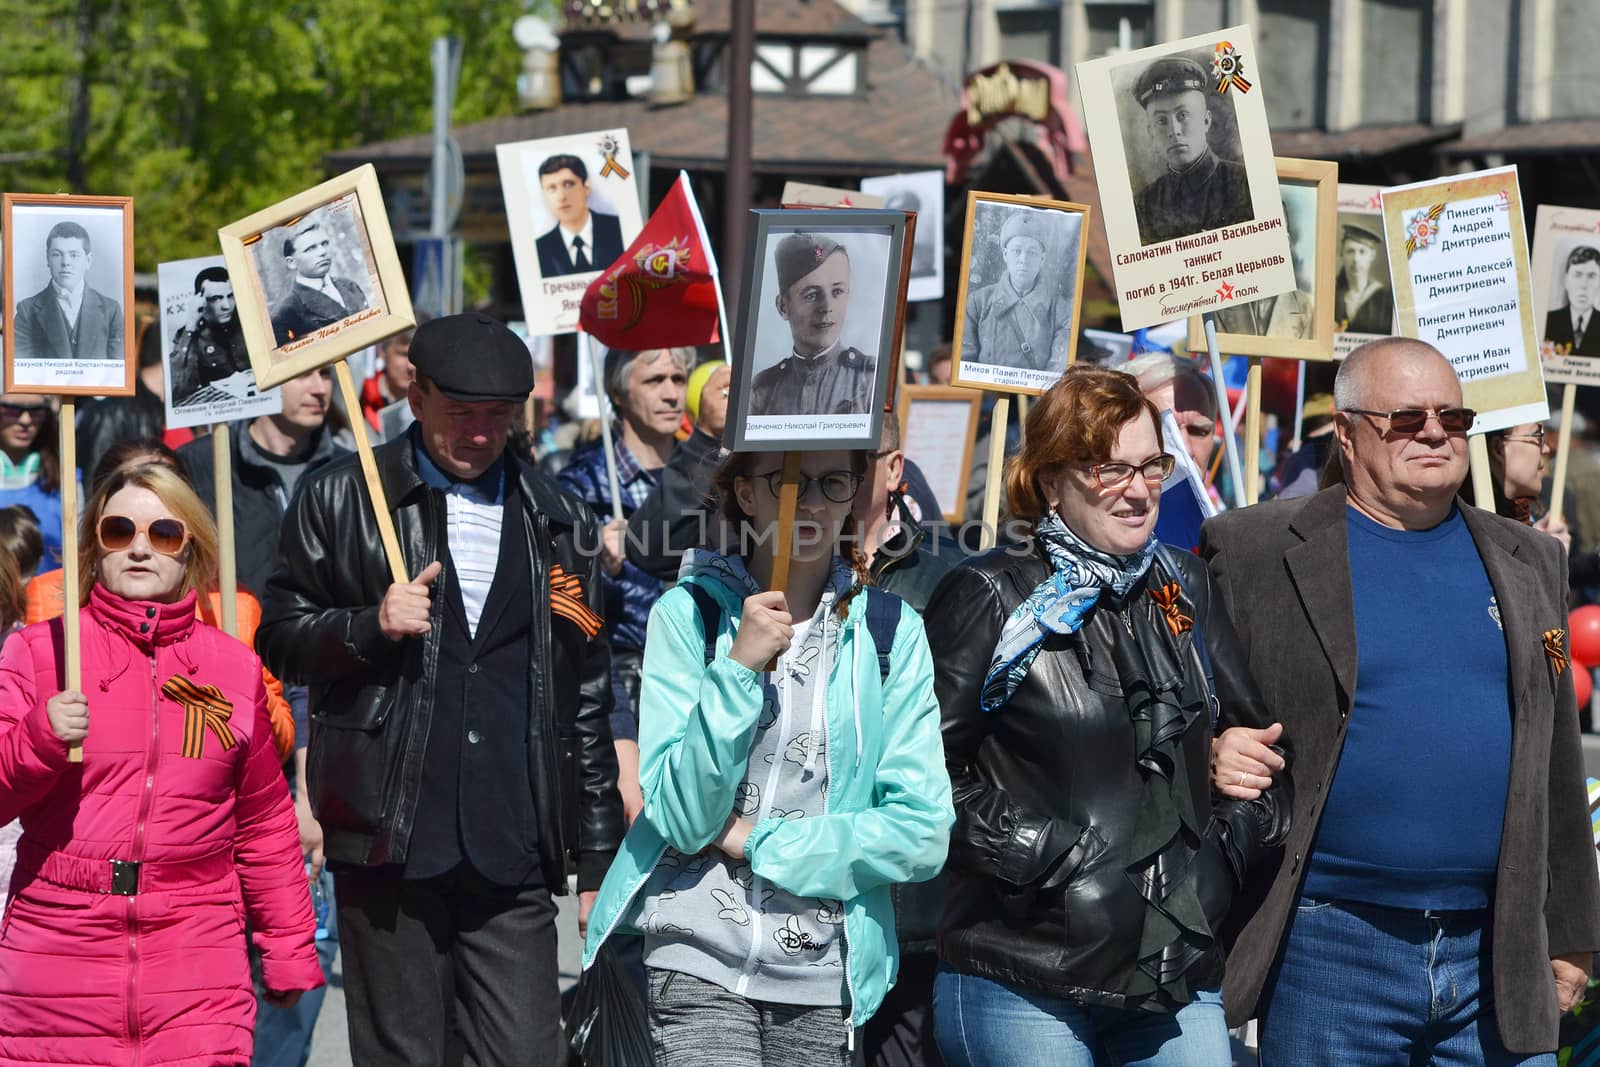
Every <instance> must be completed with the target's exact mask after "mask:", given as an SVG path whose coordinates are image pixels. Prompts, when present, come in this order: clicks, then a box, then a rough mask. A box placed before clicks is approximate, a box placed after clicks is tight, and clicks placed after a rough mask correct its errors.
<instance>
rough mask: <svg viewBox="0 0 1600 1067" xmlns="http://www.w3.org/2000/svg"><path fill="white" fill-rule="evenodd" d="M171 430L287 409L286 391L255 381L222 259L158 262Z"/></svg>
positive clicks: (158, 326) (159, 324) (230, 280)
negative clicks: (284, 394) (284, 399)
mask: <svg viewBox="0 0 1600 1067" xmlns="http://www.w3.org/2000/svg"><path fill="white" fill-rule="evenodd" d="M156 287H157V294H158V299H159V302H160V305H161V317H160V319H159V320H158V321H157V323H156V324H155V325H153V326H151V327H150V328H151V329H157V330H160V331H161V364H162V368H163V371H164V373H163V375H162V379H163V391H164V393H165V396H164V398H163V399H164V401H165V403H166V408H167V428H168V429H181V428H183V427H186V426H205V425H211V424H213V423H219V422H233V421H234V420H236V419H253V418H255V417H256V416H258V415H275V414H277V413H278V412H280V411H282V410H283V395H282V391H281V390H279V389H276V388H273V389H260V388H257V386H256V373H255V371H254V369H252V368H251V366H250V350H249V347H248V346H247V345H246V343H245V337H244V330H243V329H242V328H241V326H240V322H239V309H238V299H237V297H235V296H234V292H233V278H232V276H231V275H230V274H229V273H228V266H227V264H226V263H224V262H223V259H222V257H221V256H201V257H200V258H198V259H179V260H174V261H172V262H170V263H162V264H159V265H158V266H157V267H156Z"/></svg>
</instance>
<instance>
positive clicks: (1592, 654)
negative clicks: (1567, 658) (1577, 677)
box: [1567, 604, 1600, 663]
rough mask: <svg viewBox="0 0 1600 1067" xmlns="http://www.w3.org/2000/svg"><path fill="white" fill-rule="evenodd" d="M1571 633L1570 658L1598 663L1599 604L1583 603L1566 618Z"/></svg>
mask: <svg viewBox="0 0 1600 1067" xmlns="http://www.w3.org/2000/svg"><path fill="white" fill-rule="evenodd" d="M1567 629H1568V630H1569V631H1570V632H1571V634H1572V658H1573V659H1575V660H1582V661H1583V662H1584V663H1600V604H1585V605H1584V606H1583V607H1581V608H1579V609H1578V610H1577V611H1574V612H1573V613H1572V615H1571V616H1569V617H1568V619H1567Z"/></svg>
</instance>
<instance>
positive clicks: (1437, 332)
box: [1380, 167, 1550, 433]
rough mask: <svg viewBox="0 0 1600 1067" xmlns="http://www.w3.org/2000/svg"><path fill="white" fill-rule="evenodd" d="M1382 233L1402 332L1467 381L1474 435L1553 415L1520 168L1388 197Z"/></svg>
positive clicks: (1441, 181) (1418, 186) (1400, 189)
mask: <svg viewBox="0 0 1600 1067" xmlns="http://www.w3.org/2000/svg"><path fill="white" fill-rule="evenodd" d="M1380 195H1381V197H1382V200H1383V232H1384V239H1385V243H1386V244H1387V245H1388V249H1389V269H1390V271H1391V272H1392V273H1393V275H1394V283H1395V285H1394V296H1395V310H1396V311H1397V313H1398V314H1399V317H1400V332H1401V334H1403V335H1404V336H1406V337H1415V338H1417V339H1419V340H1422V341H1426V342H1428V343H1429V344H1431V345H1433V346H1434V347H1435V348H1437V349H1438V350H1439V351H1440V352H1443V353H1444V354H1445V356H1446V357H1447V358H1448V359H1449V360H1450V362H1451V364H1452V365H1453V366H1454V367H1455V369H1456V374H1457V375H1458V376H1459V377H1460V378H1461V390H1462V393H1463V394H1464V395H1465V399H1466V405H1467V407H1469V408H1472V409H1473V410H1475V411H1477V413H1478V419H1477V421H1476V422H1475V423H1473V427H1472V429H1473V432H1474V433H1488V432H1490V431H1493V430H1503V429H1505V428H1506V427H1509V426H1516V425H1519V424H1521V423H1525V422H1541V421H1543V420H1544V419H1545V418H1546V417H1547V416H1548V415H1549V414H1550V409H1549V405H1548V403H1547V402H1546V400H1545V392H1544V375H1543V372H1542V370H1541V368H1540V365H1539V360H1538V358H1537V357H1535V356H1534V353H1536V352H1538V351H1539V344H1538V337H1537V331H1536V330H1535V327H1534V303H1533V292H1532V288H1531V282H1530V279H1531V272H1530V270H1529V266H1528V235H1527V233H1526V232H1525V231H1524V229H1523V226H1522V194H1521V193H1520V192H1519V190H1518V187H1517V168H1516V167H1497V168H1495V169H1493V170H1482V171H1476V172H1474V173H1471V174H1457V175H1454V176H1452V177H1448V178H1437V179H1434V180H1433V181H1426V182H1417V183H1415V184H1413V185H1401V186H1396V187H1395V188H1393V189H1385V190H1383V192H1382V193H1381V194H1380Z"/></svg>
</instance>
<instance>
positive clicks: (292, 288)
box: [217, 163, 416, 389]
mask: <svg viewBox="0 0 1600 1067" xmlns="http://www.w3.org/2000/svg"><path fill="white" fill-rule="evenodd" d="M217 236H218V238H219V239H220V240H221V242H222V256H223V259H224V261H226V263H227V265H228V274H229V276H230V277H231V278H232V280H233V291H234V297H235V299H236V300H237V302H238V314H239V324H240V327H241V328H242V329H243V330H244V335H245V343H246V345H247V346H248V348H249V350H250V364H251V367H252V368H253V369H254V370H255V375H256V383H257V385H258V386H259V387H260V388H262V389H269V388H271V387H272V386H275V385H279V384H281V383H283V382H286V381H288V380H289V379H290V378H297V377H299V376H300V375H302V374H305V373H306V372H308V371H313V370H317V369H318V368H320V367H325V366H328V365H329V364H332V363H336V362H338V361H339V360H341V359H344V358H345V357H347V356H349V355H351V354H353V353H355V352H359V351H360V350H361V349H363V348H366V347H367V346H369V345H373V344H376V343H377V342H379V341H381V340H383V339H384V338H385V337H391V336H393V335H394V334H397V333H399V332H401V331H402V330H406V329H409V328H411V327H413V326H415V325H416V315H415V313H414V312H413V310H412V307H411V294H410V292H409V291H408V290H407V288H406V280H405V273H404V271H403V270H402V269H401V267H400V257H399V255H398V254H397V253H396V252H395V247H394V235H393V233H392V232H391V231H390V229H389V216H388V213H387V212H386V211H385V210H384V205H383V194H382V192H381V191H380V190H379V188H378V172H377V171H376V170H375V169H373V166H372V164H370V163H367V164H363V165H362V166H360V167H357V168H356V169H355V170H352V171H348V172H347V173H344V174H341V175H339V176H338V177H337V178H332V179H330V180H328V181H325V182H323V183H322V184H321V185H317V186H313V187H312V188H310V189H307V190H305V191H304V192H302V193H298V194H296V195H294V196H291V197H289V198H288V199H287V200H281V201H279V202H278V203H276V204H273V205H272V206H271V207H269V208H264V209H263V210H261V211H257V212H256V213H254V214H253V215H248V216H246V217H245V218H242V219H240V220H239V221H238V222H235V223H232V224H231V225H228V226H224V227H223V228H222V229H220V230H218V231H217ZM336 240H337V241H338V244H337V245H335V244H334V242H335V241H336ZM291 246H292V247H293V248H294V249H295V254H293V255H290V254H287V253H288V252H289V249H290V247H291ZM323 257H326V258H327V260H328V263H327V264H323V263H322V262H321V259H322V258H323ZM302 260H303V261H304V262H301V261H302ZM319 270H320V271H321V273H320V274H317V273H316V272H317V271H319ZM307 271H310V272H311V273H310V274H308V273H307ZM306 281H314V282H318V283H320V284H321V287H322V288H321V289H320V290H314V289H312V288H311V287H310V286H308V285H306V284H304V283H305V282H306ZM341 310H343V311H345V312H346V314H345V315H343V316H342V317H339V316H338V312H339V311H341Z"/></svg>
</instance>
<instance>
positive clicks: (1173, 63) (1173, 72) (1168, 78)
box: [1133, 56, 1211, 107]
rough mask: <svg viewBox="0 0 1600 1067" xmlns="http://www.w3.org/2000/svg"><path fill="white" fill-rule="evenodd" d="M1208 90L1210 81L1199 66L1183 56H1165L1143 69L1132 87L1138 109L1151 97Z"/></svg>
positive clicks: (1203, 69)
mask: <svg viewBox="0 0 1600 1067" xmlns="http://www.w3.org/2000/svg"><path fill="white" fill-rule="evenodd" d="M1210 88H1211V79H1210V78H1209V77H1207V76H1206V72H1205V68H1204V67H1202V66H1201V65H1200V64H1198V63H1196V62H1195V61H1194V60H1192V59H1186V58H1184V57H1183V56H1166V57H1163V58H1161V59H1158V60H1156V61H1155V62H1154V63H1152V64H1150V65H1149V66H1148V67H1146V68H1144V73H1143V74H1141V75H1139V80H1138V82H1137V83H1135V85H1134V87H1133V98H1134V99H1135V100H1137V101H1139V106H1140V107H1144V106H1145V105H1146V104H1148V103H1149V102H1150V98H1151V97H1153V96H1166V95H1168V94H1171V93H1187V92H1194V91H1198V92H1202V93H1203V92H1206V91H1208V90H1209V89H1210Z"/></svg>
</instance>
